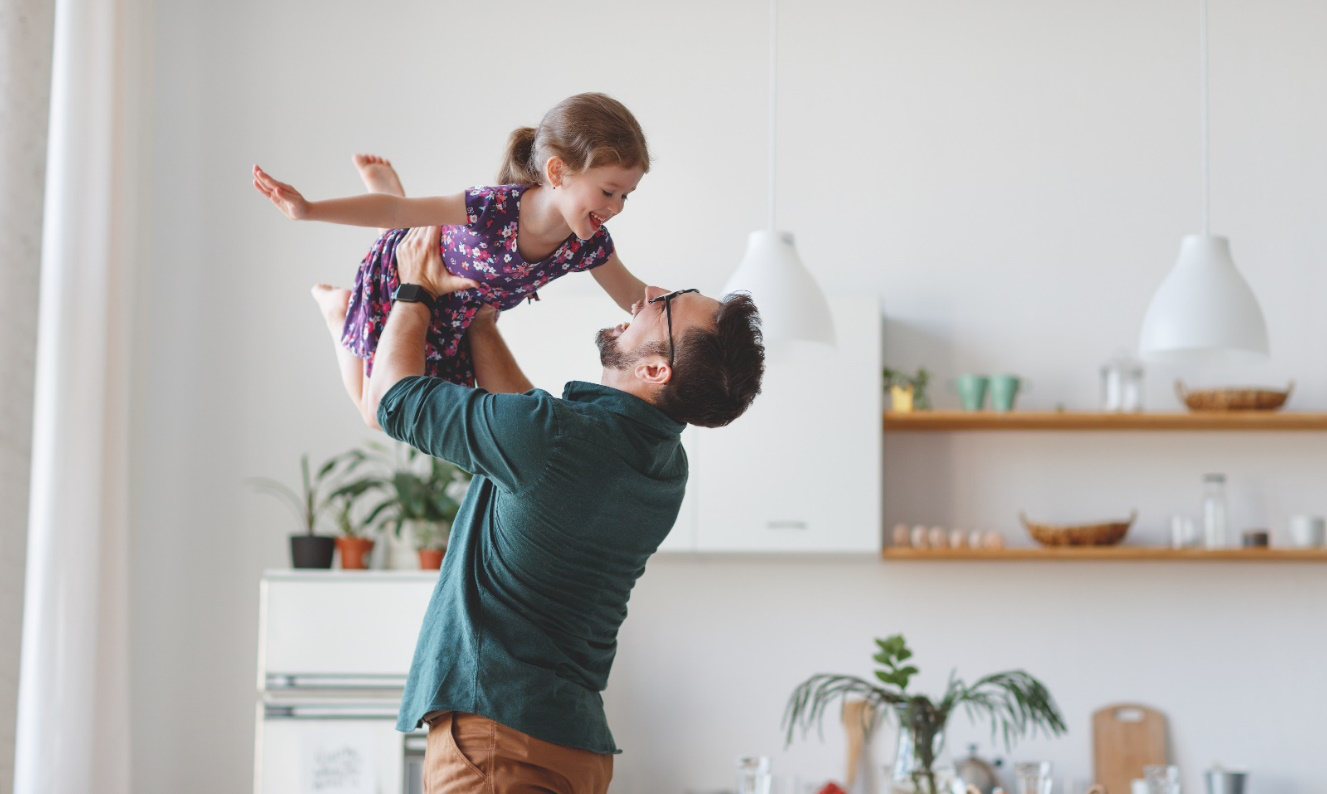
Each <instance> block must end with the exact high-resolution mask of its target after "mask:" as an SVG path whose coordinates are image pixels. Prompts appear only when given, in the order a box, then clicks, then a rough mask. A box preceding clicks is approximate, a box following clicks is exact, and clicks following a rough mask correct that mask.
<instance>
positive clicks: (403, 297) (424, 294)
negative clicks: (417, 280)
mask: <svg viewBox="0 0 1327 794" xmlns="http://www.w3.org/2000/svg"><path fill="white" fill-rule="evenodd" d="M392 299H393V300H398V301H405V302H406V303H423V304H425V305H428V306H432V305H433V296H432V295H430V294H429V293H428V290H426V289H424V288H423V287H421V286H420V285H418V284H402V285H401V286H399V287H397V288H396V294H395V295H393V296H392Z"/></svg>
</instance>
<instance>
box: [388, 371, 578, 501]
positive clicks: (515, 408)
mask: <svg viewBox="0 0 1327 794" xmlns="http://www.w3.org/2000/svg"><path fill="white" fill-rule="evenodd" d="M378 424H379V425H380V426H381V427H382V429H383V432H385V433H386V434H387V435H389V436H391V437H392V438H395V439H397V440H398V441H404V442H405V443H407V444H409V445H410V446H412V447H414V448H416V449H418V450H420V451H421V452H426V453H428V454H429V455H432V456H434V457H437V458H442V459H443V460H447V461H451V462H452V463H455V464H456V465H457V466H460V467H461V468H463V469H465V470H466V471H469V472H471V473H474V474H483V475H485V476H487V477H488V478H489V479H490V480H492V481H493V482H494V483H496V484H497V485H498V486H499V487H501V488H503V489H504V490H507V491H512V492H515V491H520V490H522V489H523V488H524V487H525V486H526V485H527V484H529V483H530V482H531V481H533V480H534V479H535V478H537V477H538V476H539V474H540V472H542V471H543V468H544V464H545V462H546V461H547V460H548V455H549V453H550V451H551V450H552V448H553V443H554V440H555V438H556V435H557V416H556V412H555V410H554V401H553V397H552V396H551V395H550V394H548V392H545V391H542V390H539V389H535V390H532V391H529V392H526V393H525V394H490V393H489V392H487V391H485V390H483V389H472V388H469V387H466V386H460V385H457V384H455V383H451V382H449V381H445V380H443V379H441V378H430V377H423V376H415V377H409V378H404V379H402V380H401V381H400V382H399V383H397V384H396V385H394V386H392V388H391V389H390V390H388V392H387V394H385V395H384V396H383V398H382V402H381V403H380V404H379V406H378Z"/></svg>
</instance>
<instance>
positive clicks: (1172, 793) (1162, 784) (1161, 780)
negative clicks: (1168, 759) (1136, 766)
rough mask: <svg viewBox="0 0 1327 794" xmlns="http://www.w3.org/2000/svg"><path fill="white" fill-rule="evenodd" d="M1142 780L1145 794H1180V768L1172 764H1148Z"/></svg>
mask: <svg viewBox="0 0 1327 794" xmlns="http://www.w3.org/2000/svg"><path fill="white" fill-rule="evenodd" d="M1143 779H1144V780H1146V781H1147V794H1180V768H1179V767H1177V766H1175V765H1173V764H1148V765H1147V766H1145V767H1143Z"/></svg>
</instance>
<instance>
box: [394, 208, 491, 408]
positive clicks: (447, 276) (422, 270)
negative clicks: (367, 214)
mask: <svg viewBox="0 0 1327 794" xmlns="http://www.w3.org/2000/svg"><path fill="white" fill-rule="evenodd" d="M441 237H442V230H441V229H440V228H438V227H437V226H428V227H423V228H416V229H411V230H410V231H409V233H407V234H406V236H405V237H403V238H401V242H400V243H398V244H397V246H396V273H397V276H398V277H399V278H400V280H401V283H402V284H419V285H420V286H422V287H424V289H426V290H428V291H429V292H430V293H431V294H433V295H442V294H444V293H447V292H454V291H455V290H458V289H468V288H471V287H475V286H478V284H476V283H475V282H474V281H473V280H471V279H468V278H460V277H458V276H453V275H452V274H451V273H450V272H449V271H448V270H447V268H446V266H445V265H443V263H442V257H441V256H440V255H439V254H438V243H439V241H440V240H441ZM429 319H430V315H429V308H428V306H426V305H425V304H423V303H408V302H406V301H393V302H392V310H391V312H390V313H389V314H388V315H387V325H385V326H384V327H383V329H382V335H381V336H380V337H378V350H377V352H376V353H375V354H374V356H373V375H372V376H371V377H370V378H369V406H368V407H369V410H370V415H372V416H373V417H375V424H376V417H377V415H378V406H379V405H380V404H381V403H382V398H383V395H385V394H386V393H387V392H388V391H390V390H391V388H392V387H393V386H395V385H396V384H397V383H399V382H401V381H402V380H404V379H405V378H408V377H410V376H412V375H423V374H424V341H425V339H426V337H427V335H428V329H429ZM495 333H496V329H495Z"/></svg>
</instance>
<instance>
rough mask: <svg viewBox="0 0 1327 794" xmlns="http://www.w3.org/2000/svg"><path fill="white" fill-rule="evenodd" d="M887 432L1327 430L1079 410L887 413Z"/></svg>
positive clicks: (1308, 420)
mask: <svg viewBox="0 0 1327 794" xmlns="http://www.w3.org/2000/svg"><path fill="white" fill-rule="evenodd" d="M884 429H885V430H886V431H888V432H927V431H930V432H955V431H987V430H1059V431H1101V430H1162V431H1175V430H1209V431H1225V430H1255V431H1256V430H1300V431H1303V430H1311V431H1312V430H1317V431H1327V413H1309V412H1287V411H1195V412H1191V413H1136V414H1121V413H1091V412H1084V411H1009V412H1007V413H1000V412H997V411H910V412H908V413H897V412H894V411H886V412H885V418H884Z"/></svg>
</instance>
